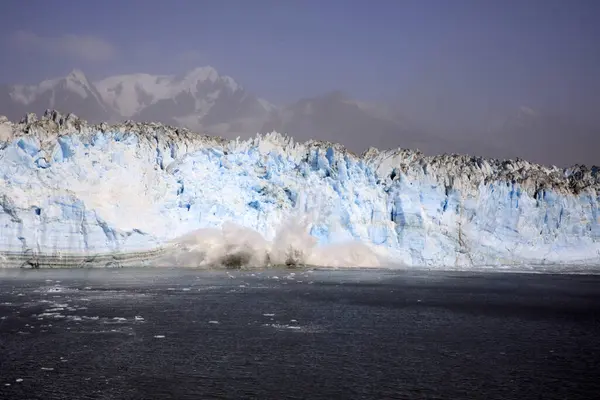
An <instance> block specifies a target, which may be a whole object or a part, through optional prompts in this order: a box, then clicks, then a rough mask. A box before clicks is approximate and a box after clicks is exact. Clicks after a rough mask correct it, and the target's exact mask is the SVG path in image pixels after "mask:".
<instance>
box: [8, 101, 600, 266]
mask: <svg viewBox="0 0 600 400" xmlns="http://www.w3.org/2000/svg"><path fill="white" fill-rule="evenodd" d="M599 193H600V173H599V169H598V168H597V167H592V168H587V167H584V166H575V167H572V168H570V169H566V170H562V169H558V168H555V167H554V168H547V167H543V166H540V165H536V164H532V163H528V162H526V161H522V160H516V161H512V160H506V161H497V160H486V159H482V158H476V157H467V156H458V155H444V156H436V157H425V156H423V155H422V154H420V153H419V152H415V151H410V150H389V151H378V150H375V149H370V150H369V151H367V152H365V153H364V154H363V155H362V156H357V155H355V154H352V153H351V152H349V151H346V150H345V149H344V148H343V147H342V146H340V145H337V144H332V143H325V142H317V141H311V142H306V143H296V142H294V140H293V139H291V138H289V137H287V136H283V135H280V134H278V133H271V134H267V135H264V136H261V135H257V136H256V137H255V138H253V139H250V140H246V141H239V140H235V141H225V140H223V139H220V138H215V137H208V136H203V135H199V134H195V133H192V132H190V131H188V130H185V129H175V128H172V127H168V126H163V125H160V124H140V123H134V122H126V123H123V124H118V125H112V126H108V125H106V124H101V125H94V126H91V125H87V124H86V123H85V121H82V120H79V119H77V118H76V117H75V116H73V115H68V116H62V115H60V114H59V113H57V112H56V111H47V112H46V114H45V115H44V116H43V117H42V118H41V119H40V120H37V118H36V117H35V116H34V115H29V116H27V117H26V118H24V119H23V120H22V121H21V122H20V123H17V124H13V123H10V122H8V121H7V120H6V119H3V120H0V251H2V253H1V254H2V257H3V258H4V262H3V263H4V265H33V266H45V265H48V266H52V265H72V264H76V265H82V266H83V265H88V264H89V265H95V264H100V265H141V264H144V263H149V264H151V261H148V260H152V259H156V258H157V257H159V258H160V257H164V254H165V252H169V251H173V249H174V248H179V249H183V248H185V249H187V250H189V249H190V248H192V249H196V250H198V249H200V251H198V252H196V253H193V254H196V255H197V256H198V257H199V258H200V260H190V259H185V260H186V262H187V263H189V264H193V265H196V264H201V262H204V263H207V262H208V263H213V262H220V263H225V264H226V263H227V262H226V261H227V260H230V259H231V258H232V257H233V258H235V257H237V258H238V262H240V263H242V264H244V263H253V264H258V265H260V264H264V263H271V264H279V263H287V262H293V263H307V264H316V265H325V266H353V265H354V266H395V265H402V266H431V267H440V268H444V267H446V268H447V267H451V268H465V269H468V268H473V267H480V266H505V267H506V266H532V265H546V266H555V267H556V268H561V266H563V265H579V266H581V267H582V268H583V267H585V268H597V267H599V266H600V214H599V209H598V204H599V201H600V195H599ZM211 254H213V255H214V254H218V255H219V256H218V257H216V258H211V257H210V256H211ZM336 254H337V255H340V254H342V255H343V256H340V257H336V256H335V255H336ZM178 260H179V261H180V262H181V260H182V259H181V258H179V259H178ZM240 260H241V261H240ZM198 261H201V262H200V263H198ZM0 262H2V261H0Z"/></svg>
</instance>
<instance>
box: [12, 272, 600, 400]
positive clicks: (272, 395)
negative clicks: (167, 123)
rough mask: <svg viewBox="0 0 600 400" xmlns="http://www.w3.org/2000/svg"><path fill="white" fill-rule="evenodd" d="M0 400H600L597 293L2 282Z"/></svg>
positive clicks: (400, 283)
mask: <svg viewBox="0 0 600 400" xmlns="http://www.w3.org/2000/svg"><path fill="white" fill-rule="evenodd" d="M0 318H1V319H0V399H15V400H19V399H168V398H172V399H211V398H213V399H240V398H248V399H421V398H424V399H480V398H481V399H488V400H489V399H595V398H598V396H599V395H600V277H597V276H583V275H539V274H538V275H529V274H508V273H502V274H489V273H441V272H437V273H436V272H406V271H404V272H392V271H296V273H295V274H292V273H290V271H268V272H267V271H265V272H254V273H251V272H239V271H236V272H230V273H227V272H214V271H213V272H207V271H196V270H184V269H115V270H38V271H36V270H10V271H9V270H3V271H0Z"/></svg>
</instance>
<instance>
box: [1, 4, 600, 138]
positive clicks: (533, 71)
mask: <svg viewBox="0 0 600 400" xmlns="http://www.w3.org/2000/svg"><path fill="white" fill-rule="evenodd" d="M598 21H600V1H597V0H590V1H584V0H581V1H577V0H539V1H538V0H530V1H528V0H520V1H510V0H497V1H486V0H472V1H467V0H464V1H462V0H439V1H435V0H421V1H402V0H371V1H358V0H320V1H312V0H279V1H275V0H273V1H270V0H269V1H267V0H240V1H227V0H214V1H201V0H171V1H164V0H141V1H135V0H116V1H115V0H103V1H73V0H66V1H65V0H52V1H50V2H48V1H37V0H36V1H33V0H19V1H5V2H4V3H3V5H2V12H1V13H0V35H1V37H2V39H3V41H2V43H1V45H2V46H3V47H4V49H3V53H2V54H3V56H2V57H0V82H4V83H16V82H19V83H34V82H38V81H40V80H42V79H44V78H49V77H55V76H61V75H65V74H66V73H67V72H69V70H71V69H72V68H73V67H78V68H81V69H82V70H83V71H84V72H85V73H86V74H87V75H88V76H89V77H91V78H93V79H95V78H101V77H104V76H108V75H112V74H120V73H131V72H148V73H166V74H168V73H179V72H183V71H185V70H186V69H189V68H191V67H193V66H200V65H212V66H214V67H216V68H217V70H218V71H219V72H220V73H224V74H227V75H230V76H232V77H234V78H235V79H236V80H237V81H238V82H240V83H241V84H242V85H244V86H245V87H246V88H248V89H250V90H251V91H253V92H254V93H256V94H258V95H259V96H261V97H264V98H266V99H268V100H270V101H272V102H275V103H286V102H290V101H293V100H297V99H298V98H301V97H305V96H314V95H317V94H321V93H324V92H326V91H330V90H334V89H342V90H344V91H345V92H347V93H349V94H350V95H352V96H354V97H356V98H359V99H363V100H370V101H387V102H389V101H393V102H394V103H396V104H397V105H399V106H400V109H402V110H403V112H405V113H406V114H407V115H410V116H411V117H415V116H416V117H419V118H420V119H421V120H427V119H431V125H432V126H437V127H441V126H444V125H449V126H453V127H455V129H463V130H468V129H469V128H473V129H477V128H480V125H479V124H480V123H481V121H482V120H488V119H489V116H490V115H492V116H493V115H496V114H501V113H503V112H507V111H510V110H516V109H518V108H519V107H521V106H527V107H530V108H532V109H534V110H544V111H547V112H551V113H558V114H561V115H566V116H568V117H570V118H575V119H577V120H578V121H580V122H582V123H586V124H592V125H599V126H600V112H598V111H599V110H600V78H599V73H600V23H599V22H598Z"/></svg>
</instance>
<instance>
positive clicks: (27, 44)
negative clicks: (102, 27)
mask: <svg viewBox="0 0 600 400" xmlns="http://www.w3.org/2000/svg"><path fill="white" fill-rule="evenodd" d="M11 43H12V44H13V45H14V46H16V47H19V48H20V49H21V50H26V51H35V52H38V53H48V54H63V55H65V56H68V57H72V58H74V59H78V60H83V61H108V60H111V59H113V58H114V57H115V56H116V54H117V50H116V48H115V47H114V46H113V45H112V44H110V43H108V42H107V41H105V40H103V39H100V38H97V37H94V36H86V35H63V36H56V37H42V36H39V35H36V34H35V33H33V32H29V31H17V32H15V33H14V34H13V35H12V37H11Z"/></svg>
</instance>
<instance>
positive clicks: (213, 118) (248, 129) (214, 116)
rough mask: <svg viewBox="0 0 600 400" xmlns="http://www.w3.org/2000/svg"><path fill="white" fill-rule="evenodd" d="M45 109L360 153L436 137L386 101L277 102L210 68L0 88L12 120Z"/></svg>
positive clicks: (1, 108) (336, 97)
mask: <svg viewBox="0 0 600 400" xmlns="http://www.w3.org/2000/svg"><path fill="white" fill-rule="evenodd" d="M49 108H55V109H59V110H63V111H64V112H72V113H75V114H76V115H77V116H79V117H81V118H83V119H85V120H87V121H89V122H93V123H100V122H102V121H118V120H121V121H123V120H126V119H131V120H135V121H142V122H143V121H147V122H150V121H152V122H161V123H164V124H168V125H174V126H181V127H186V128H189V129H193V130H196V131H200V132H203V133H207V134H213V135H219V136H223V137H226V138H235V137H237V136H241V137H242V138H248V137H249V136H250V135H253V134H254V133H257V132H263V133H264V132H269V131H272V130H274V129H276V130H278V131H281V132H285V133H288V134H290V135H292V136H294V137H296V138H298V139H300V140H305V139H308V138H319V139H323V140H336V141H339V140H342V141H343V142H344V144H345V145H347V146H348V147H349V148H351V149H352V150H355V151H358V152H360V151H363V150H365V149H367V148H368V147H370V146H378V147H383V148H386V147H397V146H398V145H400V146H402V147H405V148H414V147H417V148H420V149H424V150H427V149H426V147H427V146H428V145H431V143H433V142H434V141H431V140H430V141H429V142H428V139H429V138H428V137H427V136H426V135H423V133H422V132H419V131H418V129H416V128H414V127H412V126H410V124H408V123H407V122H406V121H405V120H401V119H398V118H396V117H397V116H396V115H394V114H393V113H391V112H390V111H389V110H388V109H387V108H385V107H383V106H379V105H377V106H375V105H373V104H368V103H361V102H358V101H356V100H353V99H351V98H350V97H349V96H347V95H344V94H342V93H340V92H335V93H328V94H325V95H321V96H317V97H313V98H309V99H302V100H300V101H298V102H295V103H293V104H291V105H288V106H284V107H276V106H275V105H273V104H271V103H270V102H269V101H267V100H265V99H262V98H259V97H257V96H256V95H254V94H252V93H250V92H248V91H247V90H245V89H244V88H243V87H242V85H240V84H238V83H237V82H236V81H235V80H234V79H233V78H231V77H229V76H225V75H220V74H219V73H218V72H217V70H215V69H214V68H212V67H202V68H196V69H193V70H191V71H188V72H187V73H185V74H182V75H150V74H130V75H117V76H111V77H108V78H105V79H102V80H100V81H96V82H90V81H89V80H88V79H87V78H86V77H85V75H84V74H83V73H82V72H81V71H78V70H76V71H73V72H72V73H71V74H69V76H67V77H66V78H60V79H52V80H47V81H44V82H41V83H40V84H38V85H30V86H22V85H20V86H7V87H4V88H0V114H4V115H7V116H8V118H9V119H11V120H13V121H16V120H18V119H19V118H21V117H22V115H24V114H26V113H28V112H38V113H41V112H43V111H44V110H46V109H49Z"/></svg>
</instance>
